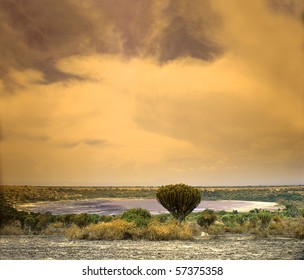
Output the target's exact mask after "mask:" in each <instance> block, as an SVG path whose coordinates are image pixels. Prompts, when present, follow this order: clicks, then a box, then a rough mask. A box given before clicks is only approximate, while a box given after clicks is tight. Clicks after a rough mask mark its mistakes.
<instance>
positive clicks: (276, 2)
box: [267, 0, 304, 18]
mask: <svg viewBox="0 0 304 280" xmlns="http://www.w3.org/2000/svg"><path fill="white" fill-rule="evenodd" d="M267 3H268V5H269V7H270V8H271V9H272V10H273V11H276V12H281V13H284V14H288V15H290V16H295V17H299V18H301V17H302V16H303V15H304V2H303V1H302V0H267Z"/></svg>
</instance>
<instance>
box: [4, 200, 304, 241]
mask: <svg viewBox="0 0 304 280" xmlns="http://www.w3.org/2000/svg"><path fill="white" fill-rule="evenodd" d="M289 209H291V207H290V206H288V207H285V209H283V210H280V211H276V212H268V211H265V210H261V209H254V210H251V211H250V212H246V213H237V212H234V213H233V212H231V213H228V212H225V211H219V212H216V211H213V210H210V209H206V210H204V211H202V212H199V213H191V214H189V215H188V216H187V217H186V219H185V220H184V221H183V222H182V223H179V222H177V221H176V220H175V219H174V218H173V217H172V216H171V215H170V214H160V215H151V214H150V213H149V212H148V211H147V210H145V209H141V208H135V209H129V210H127V211H125V212H123V213H122V214H121V215H117V216H98V215H90V214H87V213H82V214H65V215H51V214H50V213H44V214H39V213H27V212H23V211H16V210H15V209H13V208H12V207H10V206H8V205H1V209H0V210H1V213H2V215H1V220H0V234H2V235H6V234H13V235H15V234H43V235H50V234H59V235H64V234H65V235H67V236H68V237H69V238H71V239H90V240H94V239H134V240H138V239H147V240H174V239H179V240H186V239H187V240H191V239H194V238H196V237H197V236H198V235H199V234H200V233H201V232H202V231H203V232H206V233H208V234H209V235H210V237H211V238H212V237H219V236H222V235H225V234H250V235H253V236H256V237H269V236H284V237H293V238H300V239H304V215H303V210H301V209H298V208H295V206H293V207H292V209H293V212H292V213H293V216H290V213H289V211H288V210H289ZM295 209H296V210H297V211H296V213H297V214H296V215H295V214H294V213H295V212H294V210H295Z"/></svg>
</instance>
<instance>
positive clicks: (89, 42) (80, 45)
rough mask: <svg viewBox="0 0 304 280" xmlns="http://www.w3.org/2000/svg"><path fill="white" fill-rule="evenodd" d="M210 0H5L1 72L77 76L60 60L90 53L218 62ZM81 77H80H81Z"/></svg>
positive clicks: (49, 78) (1, 4) (0, 7)
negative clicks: (62, 67)
mask: <svg viewBox="0 0 304 280" xmlns="http://www.w3.org/2000/svg"><path fill="white" fill-rule="evenodd" d="M208 3H209V0H205V1H191V2H188V1H187V3H186V1H182V0H178V1H176V0H174V1H173V0H171V1H168V2H167V4H164V2H163V1H159V0H154V1H149V0H132V1H125V0H117V1H110V0H103V1H96V0H89V1H69V0H61V1H53V0H44V1H40V0H31V1H25V0H1V1H0V17H1V23H0V34H1V35H0V36H1V37H0V60H1V62H0V74H1V76H2V77H3V79H4V80H5V81H6V83H7V84H10V85H12V84H13V83H14V81H13V80H12V79H10V77H9V71H10V69H12V68H16V69H19V70H23V69H28V68H33V69H38V70H39V71H41V72H42V73H43V74H44V81H43V82H44V83H52V82H55V81H58V80H64V79H71V78H77V77H76V76H75V75H74V76H73V75H70V74H67V73H63V72H61V71H60V70H58V69H57V68H56V62H57V61H58V60H60V59H62V58H65V57H69V56H72V55H82V54H88V53H96V52H97V53H102V54H105V53H106V54H118V53H120V54H123V55H125V56H126V57H134V56H153V57H154V58H156V59H157V60H158V61H159V62H161V63H163V62H166V61H169V60H174V59H177V58H179V57H185V56H190V57H194V58H198V59H202V60H206V61H212V60H213V59H214V58H215V57H217V56H218V55H220V53H221V48H220V46H219V45H218V44H217V42H216V40H215V39H214V36H213V34H215V30H216V26H217V23H218V22H219V20H218V17H217V16H216V14H215V12H214V11H213V10H212V9H211V8H210V6H209V4H208ZM78 78H79V77H78Z"/></svg>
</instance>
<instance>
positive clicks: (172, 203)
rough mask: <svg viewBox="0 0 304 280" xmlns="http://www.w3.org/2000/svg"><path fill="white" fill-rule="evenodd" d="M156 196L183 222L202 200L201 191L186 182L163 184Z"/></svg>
mask: <svg viewBox="0 0 304 280" xmlns="http://www.w3.org/2000/svg"><path fill="white" fill-rule="evenodd" d="M156 198H157V201H158V202H159V203H160V204H161V205H162V206H164V207H165V208H166V209H167V210H168V211H169V212H170V213H171V214H172V216H173V217H174V218H175V219H176V220H177V221H178V222H182V221H183V220H184V219H185V218H186V216H188V215H189V214H190V213H191V212H192V211H193V210H194V209H195V208H196V207H197V206H198V205H199V203H200V202H201V194H200V191H199V190H198V189H196V188H193V187H190V186H188V185H185V184H175V185H167V186H162V187H160V188H159V189H158V190H157V192H156Z"/></svg>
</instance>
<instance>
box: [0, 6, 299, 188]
mask: <svg viewBox="0 0 304 280" xmlns="http://www.w3.org/2000/svg"><path fill="white" fill-rule="evenodd" d="M0 18H1V21H0V117H1V119H0V129H1V134H0V148H1V150H0V160H1V165H0V171H1V184H10V185H12V184H14V185H71V186H73V185H77V186H79V185H96V186H103V185H124V186H128V185H129V186H133V185H137V186H138V185H140V186H152V185H165V184H173V183H185V184H189V185H195V186H216V185H218V186H234V185H288V184H303V183H304V172H303V171H304V79H303V73H304V32H303V28H304V2H303V1H302V0H247V1H242V0H229V1H227V0H217V1H210V0H192V1H185V0H114V1H113V0H86V1H85V0H79V1H71V0H44V1H40V0H27V1H25V0H0Z"/></svg>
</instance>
